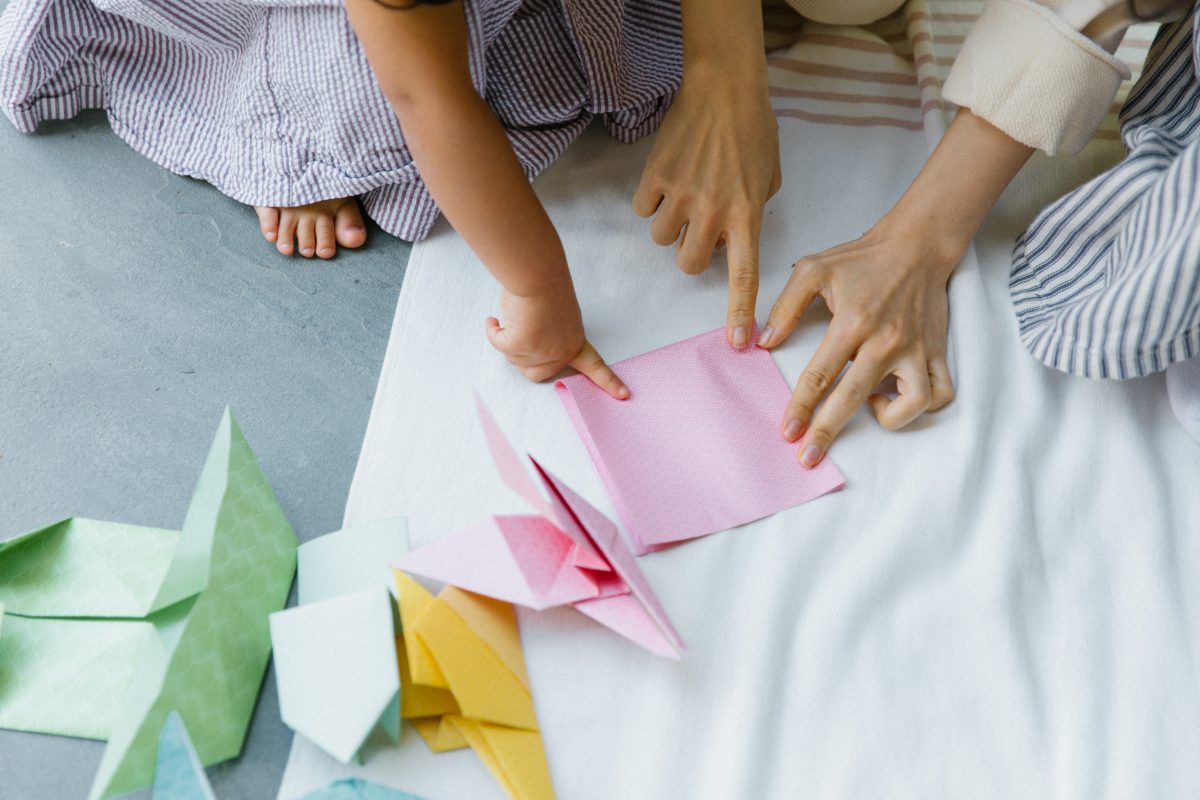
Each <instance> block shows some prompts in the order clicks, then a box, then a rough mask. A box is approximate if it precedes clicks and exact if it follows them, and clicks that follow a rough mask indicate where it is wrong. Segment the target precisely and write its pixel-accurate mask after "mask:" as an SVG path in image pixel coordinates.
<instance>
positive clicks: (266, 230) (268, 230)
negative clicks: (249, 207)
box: [254, 206, 279, 242]
mask: <svg viewBox="0 0 1200 800" xmlns="http://www.w3.org/2000/svg"><path fill="white" fill-rule="evenodd" d="M254 213H255V214H258V229H259V230H260V231H262V235H263V238H264V239H266V240H267V241H268V242H273V241H275V240H276V239H277V238H279V209H278V208H275V207H274V206H255V207H254Z"/></svg>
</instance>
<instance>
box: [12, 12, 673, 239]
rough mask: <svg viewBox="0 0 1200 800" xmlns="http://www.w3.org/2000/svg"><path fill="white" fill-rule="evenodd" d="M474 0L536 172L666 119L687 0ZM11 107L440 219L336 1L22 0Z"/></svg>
mask: <svg viewBox="0 0 1200 800" xmlns="http://www.w3.org/2000/svg"><path fill="white" fill-rule="evenodd" d="M463 8H464V12H465V14H466V19H467V27H468V35H469V40H470V65H471V74H472V79H473V81H474V83H475V87H476V89H477V90H478V91H479V92H480V94H481V95H482V96H483V97H484V98H485V99H486V100H487V102H488V104H489V105H490V106H491V108H492V109H493V110H494V111H495V113H496V115H497V117H498V118H499V120H500V122H501V123H502V124H503V126H504V128H505V130H506V132H507V134H508V138H509V140H510V141H511V142H512V145H513V149H514V151H515V153H516V155H517V157H518V159H519V160H520V162H521V164H522V166H523V167H524V168H525V171H526V173H527V174H528V175H529V177H530V178H532V177H533V176H535V175H537V174H538V173H539V172H540V171H541V170H543V169H545V168H546V167H547V166H549V165H550V164H551V163H552V162H553V161H554V160H555V159H556V158H558V156H560V155H561V154H562V152H563V151H564V150H565V149H566V147H567V146H568V145H569V144H570V143H571V142H572V141H573V140H574V139H575V137H576V136H578V135H579V134H580V133H581V132H582V131H583V130H584V128H586V127H587V126H588V125H589V124H590V123H591V122H592V121H593V120H596V119H598V120H600V121H601V122H602V124H603V125H604V127H605V128H606V129H607V130H608V132H609V133H610V134H611V135H612V136H614V137H615V138H617V139H619V140H621V141H624V142H632V141H634V140H636V139H638V138H640V137H641V136H643V135H645V134H647V133H649V132H651V131H653V130H654V129H655V128H656V127H657V126H658V124H659V122H660V121H661V119H662V116H663V114H664V113H665V110H666V108H667V106H668V105H669V103H670V101H671V99H672V97H673V96H674V92H675V91H676V89H677V88H678V86H679V82H680V79H681V75H682V62H683V45H682V30H681V25H680V17H679V2H678V0H675V1H674V2H671V0H464V3H463ZM396 13H404V12H403V11H397V12H396ZM0 108H2V109H3V111H4V113H5V115H6V116H7V117H8V118H9V119H10V120H11V121H12V123H13V124H14V125H15V126H16V127H17V128H18V129H19V130H21V131H25V132H30V131H33V130H35V129H36V128H37V127H38V125H39V124H41V123H42V122H45V121H46V120H52V119H67V118H70V117H73V116H74V115H76V114H78V113H79V112H81V111H83V110H85V109H89V108H101V109H104V111H105V112H106V114H107V115H108V118H109V121H110V122H111V124H112V127H113V130H114V131H115V132H116V133H117V134H118V135H119V136H120V137H121V138H122V139H124V140H125V141H126V142H128V143H129V144H130V145H131V146H132V147H133V148H134V149H135V150H137V151H138V152H140V153H142V154H143V155H145V156H147V157H148V158H150V159H152V160H153V161H155V162H156V163H158V164H160V165H161V166H163V167H165V168H167V169H169V170H171V171H172V172H176V173H179V174H181V175H187V176H190V177H194V178H199V179H201V180H205V181H208V182H209V183H211V184H212V185H213V186H215V187H216V188H217V189H219V190H220V191H221V192H223V193H224V194H226V195H228V196H230V197H232V198H234V199H235V200H238V201H241V202H243V203H248V204H252V205H273V206H297V205H303V204H306V203H312V202H316V201H318V200H324V199H331V198H338V197H348V196H355V195H356V196H359V197H360V198H361V200H362V204H363V208H364V211H365V212H366V213H367V214H368V215H369V216H370V217H371V218H372V219H374V220H375V222H376V223H378V224H379V225H380V227H382V228H383V229H384V230H386V231H388V232H389V233H392V234H394V235H396V236H399V237H401V238H404V239H409V240H419V239H422V238H424V237H425V235H426V234H427V233H428V232H429V229H430V228H431V227H432V226H433V224H434V222H435V221H436V220H437V218H438V215H439V212H438V209H437V206H436V204H435V203H434V201H433V198H432V197H430V195H429V192H428V191H427V189H426V188H425V185H424V183H423V182H422V181H421V178H420V175H419V174H418V172H417V168H416V166H415V165H414V164H413V161H412V156H411V154H410V153H409V151H408V149H407V148H406V147H405V146H404V139H403V135H402V133H401V130H400V125H399V123H398V121H397V120H396V116H395V114H393V112H392V110H391V108H390V107H389V105H388V103H387V101H386V99H385V98H384V96H383V94H382V92H381V91H380V89H379V86H378V84H377V83H376V81H375V78H374V76H373V74H372V72H371V69H370V67H369V65H368V64H367V61H366V59H365V57H364V56H363V53H362V50H361V49H360V47H359V45H358V40H357V39H356V37H355V34H354V31H353V29H352V27H351V26H350V22H349V20H348V18H347V16H346V12H345V10H344V9H343V7H342V4H341V3H340V2H338V0H267V1H266V2H255V1H254V0H245V1H244V2H239V1H237V0H217V1H216V2H205V3H195V2H188V0H158V1H155V0H11V2H10V3H9V5H8V7H7V8H6V9H5V11H4V13H3V15H2V16H0ZM466 157H469V156H466Z"/></svg>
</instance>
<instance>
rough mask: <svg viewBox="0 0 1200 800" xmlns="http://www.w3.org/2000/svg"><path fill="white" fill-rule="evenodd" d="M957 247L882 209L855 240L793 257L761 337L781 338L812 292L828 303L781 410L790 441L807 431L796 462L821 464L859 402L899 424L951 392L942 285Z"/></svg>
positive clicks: (764, 341)
mask: <svg viewBox="0 0 1200 800" xmlns="http://www.w3.org/2000/svg"><path fill="white" fill-rule="evenodd" d="M961 256H962V250H961V249H960V248H958V247H948V248H946V249H945V250H944V251H943V252H937V251H936V250H935V249H934V248H931V247H930V239H929V238H925V237H922V236H916V235H913V232H912V231H911V230H907V229H899V230H898V229H897V226H894V225H889V224H888V220H887V219H886V218H885V220H884V221H882V222H881V223H880V224H879V225H877V226H876V227H875V228H873V229H872V230H871V231H869V232H868V233H866V234H864V235H863V236H862V237H861V238H859V239H857V240H855V241H853V242H848V243H846V244H842V245H839V246H837V247H833V248H830V249H829V250H826V251H824V252H821V253H818V254H816V255H812V256H808V257H806V258H802V259H801V260H800V261H798V262H796V264H795V266H794V267H793V270H792V276H791V278H790V279H789V280H788V283H787V286H786V287H785V288H784V290H783V293H782V294H781V295H780V296H779V299H778V300H777V301H776V302H775V306H774V308H772V309H771V314H770V317H769V318H768V321H767V325H766V326H765V327H764V328H763V330H762V333H761V335H760V337H759V341H758V344H759V346H760V347H765V348H768V349H770V348H773V347H775V346H777V345H779V344H781V343H782V342H783V341H784V340H785V339H786V338H787V337H788V335H789V334H790V333H791V332H792V331H793V330H794V329H795V327H796V324H797V322H798V321H799V320H800V317H801V316H802V315H803V314H804V312H805V310H806V309H807V308H808V307H809V305H811V304H812V302H813V301H814V300H815V299H816V298H817V297H821V298H823V299H824V301H825V304H826V305H827V306H828V307H829V310H830V311H832V312H833V320H832V321H831V322H830V324H829V328H828V330H827V331H826V333H825V337H824V338H823V339H822V340H821V344H820V346H818V347H817V351H816V353H815V354H814V355H813V357H812V359H811V360H810V361H809V363H808V366H807V367H806V368H805V369H804V372H803V373H801V375H800V379H799V381H798V382H797V383H796V389H795V391H794V392H793V394H792V399H791V401H790V402H789V403H788V407H787V411H786V412H785V414H784V417H783V435H784V437H785V438H786V439H787V440H788V441H792V442H794V441H797V440H799V439H800V437H801V436H803V437H804V442H803V446H802V447H801V448H800V451H799V459H800V463H801V464H802V465H803V466H805V467H808V468H812V467H815V466H816V465H817V464H818V463H820V461H821V459H822V458H824V456H825V453H826V452H827V451H828V449H829V446H830V444H831V443H832V442H833V440H834V438H836V437H837V435H838V433H839V432H840V431H841V430H842V428H843V427H844V426H845V425H846V423H847V422H849V421H850V418H851V417H853V416H854V414H855V412H856V411H857V410H858V409H859V407H860V406H861V405H862V404H863V403H864V402H866V403H868V404H869V405H870V407H871V411H872V413H873V414H874V415H875V419H876V420H877V421H878V422H879V424H880V425H882V426H883V427H884V428H887V429H888V430H897V429H899V428H903V427H904V426H905V425H907V424H909V423H910V422H912V421H913V420H914V419H916V418H917V417H918V416H920V415H921V414H923V413H924V412H926V411H934V410H937V409H939V408H941V407H942V406H944V405H946V404H947V403H949V402H950V401H951V400H952V399H953V398H954V385H953V382H952V381H951V378H950V369H949V367H948V366H947V364H946V336H947V322H948V314H949V304H948V299H947V295H946V288H947V283H948V281H949V279H950V274H951V273H952V272H953V270H954V267H955V266H956V265H957V263H958V261H959V259H960V258H961ZM847 362H852V363H851V364H850V368H849V369H847V370H846V372H845V374H844V375H842V370H843V368H845V366H846V364H847ZM839 376H840V379H839ZM889 377H895V379H896V391H897V396H896V397H895V398H891V397H889V396H888V395H887V394H883V393H880V392H878V389H877V387H878V386H879V384H880V383H881V382H883V381H884V380H885V379H887V378H889ZM827 394H828V397H827V399H825V402H824V403H823V404H822V405H821V407H820V410H819V411H818V410H817V406H818V404H819V403H821V399H822V398H823V397H826V395H827Z"/></svg>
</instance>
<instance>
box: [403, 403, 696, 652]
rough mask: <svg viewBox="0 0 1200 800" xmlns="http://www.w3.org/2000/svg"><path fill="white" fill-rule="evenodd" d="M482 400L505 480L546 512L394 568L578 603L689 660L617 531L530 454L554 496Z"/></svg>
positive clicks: (533, 601) (499, 524)
mask: <svg viewBox="0 0 1200 800" xmlns="http://www.w3.org/2000/svg"><path fill="white" fill-rule="evenodd" d="M476 404H477V406H478V409H479V418H480V420H481V421H482V422H483V430H484V434H485V435H486V436H487V441H488V447H489V449H490V450H491V453H492V459H493V460H494V461H495V463H496V469H497V470H498V471H499V472H500V479H501V480H502V481H504V483H505V484H506V485H507V486H508V487H509V488H510V489H512V490H513V491H515V492H516V493H517V494H519V495H520V496H521V497H523V498H525V500H526V501H527V502H528V503H529V504H530V505H532V506H533V507H534V508H535V509H537V511H538V513H537V514H536V515H518V516H495V517H489V518H487V519H486V520H484V521H483V522H481V523H479V524H477V525H475V526H473V527H471V528H467V529H466V530H464V531H459V532H458V533H455V534H451V535H450V536H447V537H445V538H444V539H440V540H439V541H436V542H433V543H432V544H428V545H426V546H425V547H422V548H419V549H417V550H412V551H410V552H408V553H406V554H405V555H404V556H402V557H401V558H400V560H399V561H397V562H395V564H394V566H396V567H397V568H399V569H402V570H404V571H405V572H411V573H413V574H415V575H422V576H424V577H426V578H433V579H434V580H438V581H442V582H443V583H448V584H451V585H452V586H457V587H459V588H460V589H466V590H467V591H469V592H475V593H476V594H482V595H487V596H488V597H494V598H496V599H498V600H504V601H506V602H509V603H517V604H518V605H523V606H527V607H529V608H535V609H543V608H551V607H553V606H563V605H573V606H574V607H575V608H577V609H579V610H580V611H581V612H583V613H584V614H586V615H587V616H589V617H591V618H592V619H594V620H596V621H597V622H599V623H600V624H602V625H605V626H607V627H608V628H611V629H612V630H614V631H616V632H617V633H619V634H621V635H622V636H624V637H626V638H628V639H631V640H632V641H634V642H636V643H637V644H639V645H641V646H642V647H645V648H646V649H647V650H649V651H651V652H652V653H655V654H657V655H660V656H666V657H667V658H675V659H679V658H682V656H683V652H684V650H685V647H684V644H683V640H682V639H680V638H679V634H678V633H676V631H675V628H674V627H673V626H672V625H671V621H670V620H669V619H668V618H667V612H666V611H664V610H663V608H662V605H661V604H660V603H659V602H658V598H656V597H655V596H654V592H653V590H651V588H650V584H649V582H647V580H646V578H645V576H644V575H643V574H642V571H641V569H640V568H639V567H638V565H637V561H636V560H635V559H634V556H633V553H632V552H630V550H629V548H628V547H627V546H626V545H625V542H624V540H622V539H621V536H620V534H619V533H618V532H617V526H616V525H614V524H613V522H612V521H611V520H610V519H608V517H606V516H604V515H603V514H601V513H600V512H599V511H597V510H596V509H595V508H593V507H592V506H591V505H589V504H588V503H587V501H585V500H584V499H583V498H582V497H580V496H579V495H577V494H575V493H574V492H573V491H571V489H570V488H568V487H567V486H566V485H565V484H563V483H562V482H561V481H559V480H558V479H557V478H556V477H554V476H553V475H551V474H550V473H549V472H548V471H547V470H545V469H544V468H543V467H542V465H541V464H539V463H538V462H537V461H536V460H534V458H533V457H532V456H530V457H529V461H530V462H531V463H532V464H533V467H534V470H536V474H537V477H538V479H539V482H540V483H541V484H542V487H543V488H544V489H545V490H546V493H547V495H548V499H547V497H544V496H543V495H542V493H541V492H539V491H538V489H537V487H536V486H535V484H534V481H533V479H532V478H531V477H530V475H529V472H528V471H526V469H525V468H524V466H523V465H522V463H521V459H520V457H519V456H517V454H516V452H515V451H514V450H513V449H512V446H511V445H510V444H509V443H508V441H507V440H506V439H505V438H504V434H503V433H501V432H500V428H499V427H498V426H497V425H496V422H495V420H494V419H492V416H491V415H490V414H489V413H488V411H487V409H486V408H485V407H484V405H483V403H482V402H479V401H478V400H477V401H476Z"/></svg>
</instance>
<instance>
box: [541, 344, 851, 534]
mask: <svg viewBox="0 0 1200 800" xmlns="http://www.w3.org/2000/svg"><path fill="white" fill-rule="evenodd" d="M613 369H614V370H615V371H616V372H617V374H618V375H620V376H621V379H622V380H623V381H625V385H626V386H628V387H629V390H630V392H631V397H630V398H629V399H628V400H623V401H622V400H615V399H613V398H612V397H610V396H609V395H608V394H606V393H605V392H604V391H603V390H602V389H599V388H597V387H596V386H595V384H593V383H591V382H590V381H589V380H588V379H587V378H585V377H583V376H581V375H576V376H572V377H570V378H566V379H564V380H561V381H558V383H557V384H555V388H556V389H557V390H558V394H559V397H560V398H561V399H562V401H563V404H564V405H565V406H566V408H567V413H568V414H569V415H570V417H571V421H572V422H573V423H574V424H575V429H576V430H577V431H578V432H579V436H580V438H582V439H583V443H584V445H585V446H586V447H587V450H588V453H590V454H591V456H592V461H594V462H595V464H596V469H597V470H598V471H599V472H600V477H601V479H602V480H603V481H604V485H605V486H606V487H607V488H608V493H609V494H610V495H611V496H612V499H613V502H614V504H615V505H616V507H617V513H618V514H619V515H620V517H621V521H622V522H624V523H625V528H626V530H627V531H628V532H629V538H630V540H631V541H632V542H633V549H634V551H635V552H637V553H638V554H639V555H641V554H643V553H647V552H650V551H651V550H655V549H658V548H661V547H665V546H667V545H670V544H674V543H676V542H682V541H685V540H687V539H695V538H697V537H700V536H706V535H708V534H710V533H716V532H717V531H723V530H727V529H729V528H735V527H737V526H738V525H743V524H745V523H747V522H753V521H754V520H756V519H761V518H763V517H766V516H769V515H771V514H774V513H775V512H776V511H781V510H783V509H785V508H790V507H792V506H795V505H799V504H800V503H804V502H807V501H809V500H812V499H814V498H816V497H820V496H821V495H823V494H826V493H827V492H832V491H835V490H837V489H840V488H842V486H843V485H845V479H844V478H843V477H842V473H841V472H839V471H838V468H837V467H836V466H834V464H833V462H832V461H830V460H829V459H828V458H826V459H824V460H823V461H822V462H821V463H820V465H818V466H817V467H816V468H815V469H812V470H806V469H804V468H803V467H801V466H800V464H799V463H798V462H797V460H796V446H795V445H794V444H791V443H789V442H788V441H787V440H786V439H784V438H783V436H782V435H781V434H780V430H779V423H780V419H781V417H782V415H783V411H784V409H785V408H786V406H787V402H788V398H789V397H790V396H791V391H790V390H789V388H788V385H787V383H786V382H785V381H784V379H783V376H782V375H781V374H780V372H779V369H778V368H777V367H776V366H775V361H774V360H773V359H772V358H771V354H770V353H768V352H767V351H766V350H762V349H760V348H758V347H750V348H747V349H746V350H737V349H735V348H734V347H732V346H731V345H730V344H729V343H728V341H727V340H726V338H725V330H724V329H723V328H722V329H718V330H715V331H712V332H710V333H705V334H702V335H700V336H695V337H693V338H691V339H686V340H684V341H682V342H679V343H677V344H673V345H669V346H667V347H663V348H660V349H658V350H652V351H651V352H649V353H645V354H644V355H640V356H635V357H634V358H630V359H627V360H625V361H621V362H620V363H617V364H614V365H613Z"/></svg>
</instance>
